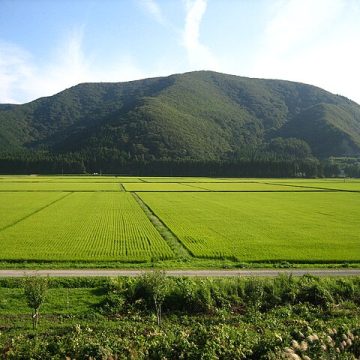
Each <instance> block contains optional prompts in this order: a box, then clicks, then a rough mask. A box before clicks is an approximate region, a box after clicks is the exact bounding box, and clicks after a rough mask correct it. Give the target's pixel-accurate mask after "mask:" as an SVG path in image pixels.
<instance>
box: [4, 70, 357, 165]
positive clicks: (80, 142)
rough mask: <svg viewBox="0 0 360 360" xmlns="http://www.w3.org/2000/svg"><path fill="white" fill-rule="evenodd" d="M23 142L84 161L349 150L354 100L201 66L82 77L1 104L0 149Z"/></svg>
mask: <svg viewBox="0 0 360 360" xmlns="http://www.w3.org/2000/svg"><path fill="white" fill-rule="evenodd" d="M29 150H31V153H33V154H34V153H35V154H38V153H42V154H44V153H47V154H51V155H52V156H55V155H58V154H62V155H63V156H65V155H66V154H71V156H75V157H77V158H81V159H83V160H84V161H87V160H88V159H93V158H106V159H115V160H118V161H139V160H144V161H153V160H202V161H203V160H206V161H208V160H213V161H224V160H225V161H228V160H234V159H235V160H236V159H251V158H253V157H254V156H259V154H266V156H270V157H281V158H294V157H295V158H309V157H313V156H314V157H318V158H327V157H329V156H353V155H359V154H360V106H359V105H358V104H356V103H354V102H353V101H351V100H349V99H347V98H345V97H342V96H338V95H334V94H331V93H329V92H327V91H324V90H322V89H320V88H317V87H314V86H310V85H305V84H301V83H295V82H289V81H280V80H264V79H250V78H244V77H238V76H232V75H226V74H220V73H215V72H210V71H199V72H190V73H185V74H178V75H171V76H168V77H162V78H153V79H145V80H138V81H131V82H126V83H85V84H80V85H77V86H74V87H72V88H70V89H67V90H64V91H62V92H61V93H59V94H56V95H54V96H51V97H46V98H40V99H38V100H35V101H32V102H30V103H27V104H24V105H10V104H3V105H0V152H1V153H6V154H8V155H9V154H20V153H23V152H24V151H26V152H29ZM13 156H16V155H13Z"/></svg>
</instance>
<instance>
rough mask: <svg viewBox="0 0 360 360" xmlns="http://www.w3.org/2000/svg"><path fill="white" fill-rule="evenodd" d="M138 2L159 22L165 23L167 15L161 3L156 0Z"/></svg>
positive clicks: (139, 0)
mask: <svg viewBox="0 0 360 360" xmlns="http://www.w3.org/2000/svg"><path fill="white" fill-rule="evenodd" d="M137 1H138V3H139V4H140V5H141V6H142V7H143V9H145V11H147V12H148V13H149V14H150V15H151V16H152V17H153V18H154V19H155V20H156V21H157V22H158V23H160V24H165V23H166V21H165V17H164V15H163V13H162V11H161V8H160V6H159V4H158V3H157V2H156V1H155V0H137Z"/></svg>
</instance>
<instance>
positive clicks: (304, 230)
mask: <svg viewBox="0 0 360 360" xmlns="http://www.w3.org/2000/svg"><path fill="white" fill-rule="evenodd" d="M359 192H360V181H359V180H348V179H346V181H344V180H343V179H320V180H319V179H310V180H307V179H299V180H297V179H225V178H222V179H218V178H194V177H192V178H185V177H184V178H181V177H177V178H155V177H152V178H146V177H124V176H121V177H115V176H113V177H111V176H2V177H0V249H1V250H0V261H28V260H29V261H60V262H61V261H75V262H76V261H86V262H91V261H104V262H106V261H118V262H119V264H121V263H124V262H150V261H158V260H164V259H174V260H176V259H177V256H178V254H179V252H177V251H176V246H175V247H174V246H173V244H172V243H171V241H174V240H171V241H169V239H168V237H167V236H166V235H164V233H163V230H161V229H160V228H159V226H157V224H159V223H162V224H164V225H165V228H167V229H168V232H171V233H172V234H173V236H174V238H175V241H177V242H178V246H180V247H182V248H183V250H184V251H185V252H186V253H188V254H189V258H190V259H191V257H192V258H194V259H197V258H198V259H204V258H206V259H224V258H225V259H232V260H234V261H239V262H250V263H251V262H268V261H271V262H276V261H291V262H298V263H305V262H306V263H315V264H316V263H332V262H360V235H359V234H360V231H359V229H360V193H359ZM133 194H137V195H138V197H139V198H140V199H141V200H142V202H143V203H144V206H147V207H148V208H149V209H150V213H149V211H148V212H146V211H144V208H143V206H141V204H139V202H138V201H136V199H135V198H134V196H133ZM149 214H150V215H149Z"/></svg>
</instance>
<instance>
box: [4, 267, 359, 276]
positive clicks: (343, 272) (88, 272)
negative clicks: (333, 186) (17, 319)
mask: <svg viewBox="0 0 360 360" xmlns="http://www.w3.org/2000/svg"><path fill="white" fill-rule="evenodd" d="M145 271H151V270H107V269H106V270H105V269H76V270H71V269H69V270H0V278H4V277H22V276H31V275H38V276H51V277H78V276H98V277H99V276H110V277H115V276H139V275H142V274H143V273H144V272H145ZM165 272H166V274H167V275H168V276H191V277H207V276H209V277H234V276H257V277H275V276H278V275H279V274H292V275H294V276H302V275H304V274H311V275H315V276H360V269H279V270H274V269H258V270H166V271H165Z"/></svg>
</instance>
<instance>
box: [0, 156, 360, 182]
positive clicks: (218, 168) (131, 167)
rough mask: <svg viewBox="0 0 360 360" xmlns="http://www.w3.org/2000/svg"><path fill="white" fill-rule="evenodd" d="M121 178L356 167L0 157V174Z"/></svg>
mask: <svg viewBox="0 0 360 360" xmlns="http://www.w3.org/2000/svg"><path fill="white" fill-rule="evenodd" d="M86 173H88V174H94V173H96V174H121V175H132V176H209V177H263V178H268V177H275V178H281V177H307V178H312V177H337V176H350V177H360V165H359V164H352V165H346V166H344V167H340V166H339V164H337V163H336V162H333V161H329V160H323V161H320V160H318V159H316V158H305V159H291V158H289V159H286V158H283V157H279V158H276V157H266V156H257V157H251V158H242V159H232V160H192V159H183V160H173V159H168V160H166V159H165V160H146V159H144V160H143V159H129V160H124V159H119V158H117V157H104V156H82V155H81V154H79V153H74V154H71V153H68V154H57V155H52V154H49V153H38V152H36V153H32V152H28V153H21V154H0V174H23V175H26V174H86Z"/></svg>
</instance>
